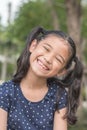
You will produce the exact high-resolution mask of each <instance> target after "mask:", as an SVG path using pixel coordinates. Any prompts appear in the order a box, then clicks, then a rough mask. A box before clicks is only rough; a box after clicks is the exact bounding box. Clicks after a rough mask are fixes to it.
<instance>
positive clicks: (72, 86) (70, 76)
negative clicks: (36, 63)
mask: <svg viewBox="0 0 87 130" xmlns="http://www.w3.org/2000/svg"><path fill="white" fill-rule="evenodd" d="M50 34H52V35H56V36H58V37H60V38H62V39H64V40H66V41H67V44H69V46H70V49H71V55H70V58H69V61H68V63H67V65H66V66H65V67H66V69H67V70H69V71H68V73H67V75H66V76H65V77H64V78H63V79H62V80H60V79H58V78H57V77H52V78H49V79H48V80H49V81H51V82H52V81H56V83H58V85H60V90H59V91H58V93H57V97H58V98H59V96H60V94H61V92H62V89H63V88H64V87H66V88H68V103H67V113H66V115H65V118H67V120H68V123H69V124H75V123H76V121H77V117H76V111H77V108H78V105H79V97H80V88H81V79H82V74H83V67H82V64H81V62H80V60H79V59H78V58H77V56H76V46H75V43H74V41H73V40H72V38H71V37H70V36H68V35H66V34H65V33H64V32H62V31H58V30H45V29H43V28H42V27H36V28H34V29H33V30H32V31H31V33H30V34H29V36H28V39H27V44H26V46H25V48H24V50H23V51H22V53H21V55H20V57H19V58H18V60H17V71H16V74H15V75H14V76H13V79H12V80H13V81H14V82H15V83H20V82H21V80H22V79H23V78H24V77H25V76H26V74H27V72H28V69H29V66H30V63H29V57H30V52H29V46H30V45H31V43H32V41H33V40H34V39H37V41H40V40H42V39H44V38H46V37H47V36H48V35H50ZM73 63H74V66H73V68H71V66H72V64H73ZM70 68H71V69H70ZM57 104H58V100H57Z"/></svg>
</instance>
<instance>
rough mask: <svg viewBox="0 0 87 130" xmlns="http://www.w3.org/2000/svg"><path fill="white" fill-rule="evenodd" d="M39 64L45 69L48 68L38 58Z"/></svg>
mask: <svg viewBox="0 0 87 130" xmlns="http://www.w3.org/2000/svg"><path fill="white" fill-rule="evenodd" d="M38 64H39V65H40V66H41V67H42V68H43V69H45V70H48V68H47V67H46V66H45V65H44V64H43V63H42V62H41V61H40V60H38Z"/></svg>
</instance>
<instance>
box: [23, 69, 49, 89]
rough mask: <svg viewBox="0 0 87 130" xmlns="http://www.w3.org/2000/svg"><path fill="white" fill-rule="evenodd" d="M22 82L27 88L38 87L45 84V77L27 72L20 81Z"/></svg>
mask: <svg viewBox="0 0 87 130" xmlns="http://www.w3.org/2000/svg"><path fill="white" fill-rule="evenodd" d="M21 83H22V84H25V86H27V87H29V88H32V89H33V88H34V89H35V88H36V89H40V88H42V87H44V86H47V79H46V78H41V77H38V76H36V75H35V74H33V73H31V72H28V73H27V75H26V77H25V78H23V80H22V81H21Z"/></svg>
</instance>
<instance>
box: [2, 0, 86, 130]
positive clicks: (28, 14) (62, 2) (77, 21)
mask: <svg viewBox="0 0 87 130" xmlns="http://www.w3.org/2000/svg"><path fill="white" fill-rule="evenodd" d="M7 8H8V16H7V17H8V21H7V25H3V23H2V17H1V16H0V82H3V81H5V80H9V79H10V78H11V77H12V75H13V74H14V73H15V70H16V60H17V58H18V56H19V55H20V52H21V51H22V49H23V47H24V46H25V44H26V39H27V36H28V34H29V32H30V31H31V30H32V28H34V27H35V26H43V27H44V28H46V29H59V30H63V31H64V32H67V33H68V34H70V36H71V37H72V38H73V39H74V41H75V43H76V46H77V52H78V56H79V58H80V60H81V61H82V63H83V66H84V74H83V82H82V90H81V103H80V107H79V110H78V113H77V114H78V122H77V124H76V125H75V126H69V130H86V129H87V0H26V1H25V0H21V4H20V6H19V7H18V8H17V10H16V13H15V18H14V20H13V21H12V20H11V11H12V4H11V2H9V3H8V5H7Z"/></svg>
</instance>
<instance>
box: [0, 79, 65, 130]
mask: <svg viewBox="0 0 87 130" xmlns="http://www.w3.org/2000/svg"><path fill="white" fill-rule="evenodd" d="M48 87H49V90H48V92H47V94H46V95H45V97H44V98H43V99H42V100H41V101H39V102H30V101H29V100H27V99H26V98H25V97H24V95H23V93H22V91H21V88H20V85H19V84H14V83H13V82H12V81H8V82H5V83H3V84H2V85H1V86H0V108H2V109H4V110H5V111H7V112H8V123H7V130H53V118H54V112H55V109H56V92H57V89H58V86H57V85H56V84H55V83H53V84H50V85H49V84H48ZM66 105H67V92H66V91H65V90H64V91H63V94H62V96H61V98H60V100H59V104H58V108H59V109H62V108H64V107H66Z"/></svg>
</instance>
